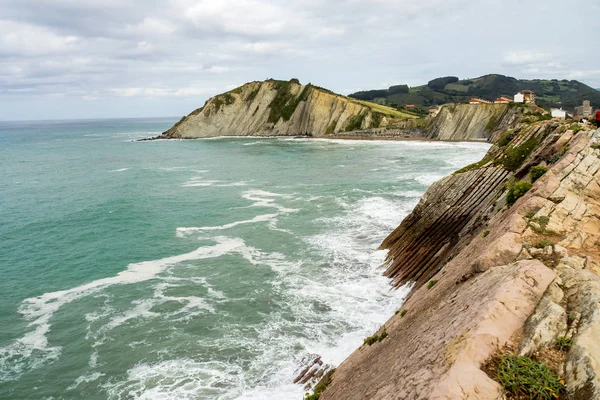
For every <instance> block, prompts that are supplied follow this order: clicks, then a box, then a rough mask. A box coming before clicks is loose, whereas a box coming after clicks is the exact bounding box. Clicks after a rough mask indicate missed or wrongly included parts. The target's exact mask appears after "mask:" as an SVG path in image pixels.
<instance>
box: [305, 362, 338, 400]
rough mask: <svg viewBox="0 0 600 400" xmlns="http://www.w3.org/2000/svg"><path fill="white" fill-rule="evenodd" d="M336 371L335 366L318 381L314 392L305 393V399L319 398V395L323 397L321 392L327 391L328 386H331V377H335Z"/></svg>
mask: <svg viewBox="0 0 600 400" xmlns="http://www.w3.org/2000/svg"><path fill="white" fill-rule="evenodd" d="M334 372H335V368H334V369H332V370H329V371H328V372H327V373H326V374H325V375H324V376H323V378H321V380H320V381H319V383H317V385H316V386H315V389H314V390H313V394H309V393H306V395H304V400H319V397H321V393H323V391H325V389H327V386H329V384H331V378H332V377H333V373H334Z"/></svg>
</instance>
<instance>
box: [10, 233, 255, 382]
mask: <svg viewBox="0 0 600 400" xmlns="http://www.w3.org/2000/svg"><path fill="white" fill-rule="evenodd" d="M215 241H216V242H217V244H215V245H214V246H206V247H200V248H198V249H196V250H194V251H192V252H189V253H185V254H180V255H176V256H172V257H166V258H162V259H159V260H152V261H143V262H139V263H134V264H129V265H128V266H127V269H126V270H124V271H122V272H119V273H118V274H117V275H115V276H112V277H108V278H102V279H98V280H95V281H92V282H89V283H87V284H84V285H81V286H77V287H75V288H72V289H67V290H60V291H56V292H49V293H44V294H43V295H41V296H38V297H32V298H28V299H25V300H24V301H23V302H22V304H21V306H20V307H19V312H20V313H21V314H22V315H23V317H24V318H25V319H26V320H28V321H30V322H29V324H28V326H29V327H31V328H33V329H32V330H31V331H29V332H27V333H26V334H25V335H24V336H23V337H21V338H19V339H17V340H15V341H14V342H13V343H12V344H11V345H9V346H7V347H4V348H0V367H2V375H1V376H3V377H4V376H8V377H10V376H11V375H14V374H9V372H10V371H11V370H12V369H11V366H9V365H6V364H7V363H8V360H9V359H10V357H14V356H15V354H18V355H20V356H21V357H24V358H28V357H31V355H32V353H34V352H35V351H37V352H38V353H44V354H43V355H42V359H43V360H49V359H53V358H56V357H58V355H59V354H60V348H57V347H49V346H48V339H47V337H46V334H47V333H48V331H49V330H50V319H51V318H52V316H53V315H54V313H55V312H56V311H58V310H59V309H60V308H61V307H62V306H64V305H65V304H68V303H70V302H72V301H74V300H77V299H79V298H81V297H84V296H88V295H90V294H93V293H95V292H97V291H99V290H101V289H103V288H106V287H108V286H112V285H127V284H133V283H138V282H143V281H147V280H150V279H153V278H154V277H156V276H157V275H158V274H159V273H161V272H163V271H164V270H165V269H166V268H168V267H169V266H171V265H174V264H178V263H182V262H186V261H191V260H199V259H206V258H216V257H220V256H222V255H225V254H228V253H230V252H233V251H238V250H239V249H240V248H243V247H244V246H245V244H244V241H243V240H242V239H239V238H227V237H216V238H215ZM187 301H188V303H189V304H192V305H193V307H196V306H197V305H196V303H194V301H196V300H195V299H191V298H188V299H187ZM197 304H198V306H199V303H197ZM145 306H146V305H145V304H140V305H139V309H137V310H134V311H132V312H131V315H124V316H121V319H120V320H117V321H115V322H113V325H115V324H116V325H118V324H119V323H123V322H124V321H126V320H128V319H130V318H134V317H135V316H136V313H137V314H138V315H139V313H140V312H145V311H144V310H145V308H144V307H145ZM116 325H115V326H116ZM43 360H42V361H43ZM42 361H35V360H34V361H31V362H38V363H40V362H42ZM5 367H6V368H7V371H4V368H5ZM23 369H27V367H24V368H23Z"/></svg>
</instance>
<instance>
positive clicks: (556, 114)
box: [550, 108, 567, 119]
mask: <svg viewBox="0 0 600 400" xmlns="http://www.w3.org/2000/svg"><path fill="white" fill-rule="evenodd" d="M550 112H551V113H552V118H560V119H565V118H566V117H567V112H566V111H565V110H563V109H562V108H552V109H551V110H550Z"/></svg>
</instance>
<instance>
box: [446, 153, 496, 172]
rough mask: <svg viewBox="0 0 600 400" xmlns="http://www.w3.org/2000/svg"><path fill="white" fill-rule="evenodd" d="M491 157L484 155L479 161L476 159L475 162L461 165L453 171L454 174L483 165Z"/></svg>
mask: <svg viewBox="0 0 600 400" xmlns="http://www.w3.org/2000/svg"><path fill="white" fill-rule="evenodd" d="M491 160H492V159H491V157H488V156H485V157H483V158H482V159H481V161H477V162H476V163H473V164H469V165H467V166H466V167H463V168H461V169H459V170H458V171H456V172H455V174H462V173H463V172H468V171H473V170H475V169H478V168H481V167H483V166H484V165H485V164H487V163H489V162H490V161H491Z"/></svg>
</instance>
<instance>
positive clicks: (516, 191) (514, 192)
mask: <svg viewBox="0 0 600 400" xmlns="http://www.w3.org/2000/svg"><path fill="white" fill-rule="evenodd" d="M507 189H508V192H507V193H506V205H507V206H509V207H510V206H512V205H513V204H515V201H517V199H518V198H519V197H521V196H523V195H524V194H525V193H527V191H528V190H529V189H531V183H529V182H525V181H520V182H517V183H513V184H508V185H507Z"/></svg>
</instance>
